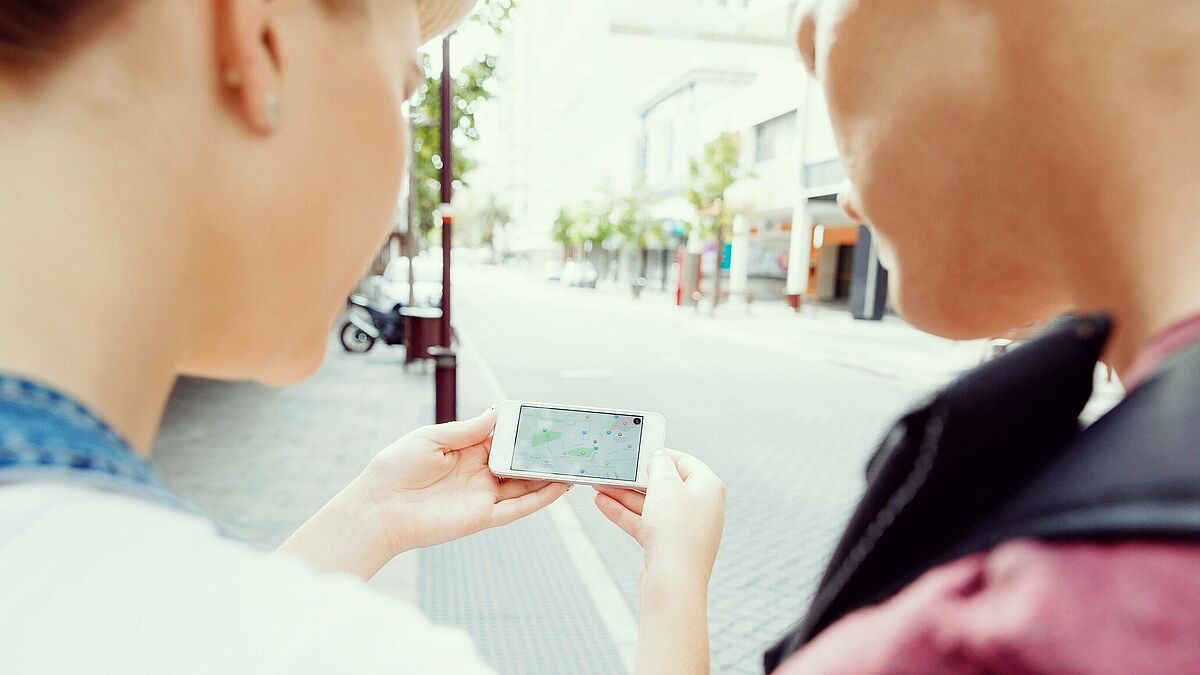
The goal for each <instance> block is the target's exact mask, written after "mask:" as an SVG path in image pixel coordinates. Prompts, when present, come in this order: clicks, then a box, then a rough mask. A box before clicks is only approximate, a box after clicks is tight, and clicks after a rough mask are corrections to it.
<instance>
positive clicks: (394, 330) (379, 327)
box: [340, 294, 404, 354]
mask: <svg viewBox="0 0 1200 675" xmlns="http://www.w3.org/2000/svg"><path fill="white" fill-rule="evenodd" d="M346 307H347V308H348V309H349V310H350V311H349V313H348V315H347V321H346V323H344V324H342V329H341V331H340V333H341V339H342V349H345V350H346V351H348V352H352V353H355V354H365V353H367V352H369V351H371V348H372V347H374V346H375V342H376V341H377V340H383V342H384V344H389V345H402V344H404V322H403V321H402V320H401V317H400V310H401V309H403V307H404V305H402V304H401V303H399V302H397V303H396V304H395V305H393V306H392V309H391V310H390V311H382V310H379V309H375V308H374V307H372V306H371V304H370V302H368V301H367V298H366V296H362V295H357V294H356V295H352V296H350V297H349V298H348V299H347V300H346ZM360 310H362V311H360Z"/></svg>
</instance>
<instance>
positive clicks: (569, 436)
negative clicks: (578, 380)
mask: <svg viewBox="0 0 1200 675" xmlns="http://www.w3.org/2000/svg"><path fill="white" fill-rule="evenodd" d="M641 450H642V416H641V415H617V414H614V413H602V412H594V411H587V410H570V409H566V408H543V407H540V406H531V405H523V406H521V413H520V415H519V416H518V417H517V438H516V442H515V443H514V444H513V456H512V467H511V468H512V470H513V471H538V472H541V473H554V474H559V475H562V476H588V477H591V478H608V479H611V480H627V481H635V480H637V467H638V455H639V454H640V453H641Z"/></svg>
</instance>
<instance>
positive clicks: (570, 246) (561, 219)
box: [550, 206, 579, 261]
mask: <svg viewBox="0 0 1200 675" xmlns="http://www.w3.org/2000/svg"><path fill="white" fill-rule="evenodd" d="M550 236H551V237H553V238H554V241H555V242H556V243H558V244H559V245H561V246H562V247H563V260H564V261H566V260H567V259H568V258H570V257H571V253H572V251H574V248H575V246H576V245H577V244H578V243H579V241H578V237H579V233H578V231H577V229H576V227H575V218H574V216H572V214H571V211H570V210H569V209H568V208H567V207H565V206H564V207H563V208H561V209H559V210H558V215H557V216H556V217H555V218H554V227H553V228H552V229H551V232H550Z"/></svg>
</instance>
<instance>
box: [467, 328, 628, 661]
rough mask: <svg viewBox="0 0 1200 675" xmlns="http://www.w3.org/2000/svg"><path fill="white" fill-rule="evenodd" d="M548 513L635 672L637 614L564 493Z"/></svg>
mask: <svg viewBox="0 0 1200 675" xmlns="http://www.w3.org/2000/svg"><path fill="white" fill-rule="evenodd" d="M455 329H456V331H457V334H458V342H459V344H460V345H461V346H462V352H463V355H464V356H466V357H467V358H468V359H470V360H471V361H472V362H473V363H474V364H475V365H476V367H478V369H479V373H480V376H481V377H482V378H483V383H484V386H485V387H487V390H488V393H489V394H491V397H492V398H493V399H494V400H496V401H506V400H508V396H507V395H506V394H505V392H504V387H503V385H501V384H500V378H498V377H496V372H495V371H494V370H492V367H491V366H490V365H489V364H488V362H487V361H486V360H484V358H483V355H482V354H481V353H480V352H479V350H478V349H476V347H475V343H474V342H473V341H472V340H471V338H470V335H469V334H468V332H467V331H466V330H465V329H464V328H463V326H462V325H461V324H460V325H457V326H456V327H455ZM546 513H547V514H548V515H549V516H550V522H551V523H553V525H554V529H555V530H556V531H557V532H558V537H559V539H560V540H562V543H563V548H565V549H566V551H567V557H569V558H570V559H571V562H572V563H573V564H574V565H575V571H576V572H577V573H578V574H579V578H580V580H581V581H582V582H583V586H584V589H585V590H586V591H587V594H588V596H589V597H591V599H592V604H593V606H595V608H596V613H597V614H599V615H600V620H601V621H602V622H604V628H605V629H606V630H607V631H608V636H609V638H610V639H611V640H612V642H613V646H614V647H615V648H616V650H617V655H618V656H619V657H620V658H621V661H622V663H624V664H625V670H626V671H627V672H633V658H634V654H635V653H636V651H637V618H635V617H634V615H633V611H632V610H631V609H630V608H629V605H628V604H627V603H626V602H625V598H624V596H623V595H621V590H620V589H619V588H618V587H617V583H616V582H615V581H613V578H612V575H611V574H609V572H608V567H606V566H605V565H604V560H603V559H602V558H601V557H600V552H599V551H597V550H596V546H595V544H593V543H592V540H591V538H590V537H588V535H587V532H585V531H584V529H583V523H581V522H579V516H577V515H575V511H574V510H572V508H571V506H570V505H569V504H567V502H566V497H565V496H564V497H562V498H560V499H559V500H558V501H556V502H554V503H553V504H551V505H550V506H548V507H546Z"/></svg>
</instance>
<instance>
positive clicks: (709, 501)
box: [596, 450, 725, 675]
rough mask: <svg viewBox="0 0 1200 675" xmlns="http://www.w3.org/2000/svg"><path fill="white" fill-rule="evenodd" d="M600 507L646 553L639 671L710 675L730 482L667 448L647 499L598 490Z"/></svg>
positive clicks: (657, 461) (654, 464)
mask: <svg viewBox="0 0 1200 675" xmlns="http://www.w3.org/2000/svg"><path fill="white" fill-rule="evenodd" d="M596 491H597V492H598V494H597V495H596V506H597V507H599V509H600V512H601V513H603V514H604V515H605V516H606V517H607V518H608V519H609V520H611V521H612V522H614V523H616V525H617V527H620V528H621V529H622V530H625V531H626V532H628V533H629V535H630V536H632V537H633V538H634V539H636V540H637V541H638V543H640V544H641V545H642V548H644V549H645V551H646V558H645V562H644V564H643V567H642V580H641V593H640V595H641V602H640V603H639V606H640V616H639V617H638V628H639V629H638V646H637V658H636V660H635V662H634V672H635V673H637V674H638V675H642V674H650V673H655V674H657V673H677V674H680V675H683V674H688V675H701V674H704V675H707V673H708V578H709V576H710V575H711V574H712V567H713V562H714V561H715V560H716V557H717V548H718V547H719V546H720V544H721V530H722V528H723V527H724V524H725V485H724V484H723V483H721V481H720V479H719V478H717V476H716V474H714V473H713V472H712V471H711V470H709V468H708V467H707V466H705V465H704V463H703V462H701V461H700V460H698V459H696V458H695V457H692V456H690V455H685V454H683V453H681V452H675V451H673V450H667V451H665V452H664V453H661V454H659V455H657V456H655V457H654V458H653V459H652V460H651V464H650V481H649V485H648V486H647V488H646V494H645V495H643V494H641V493H640V492H637V491H634V490H629V489H624V488H613V487H608V486H597V487H596Z"/></svg>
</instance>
